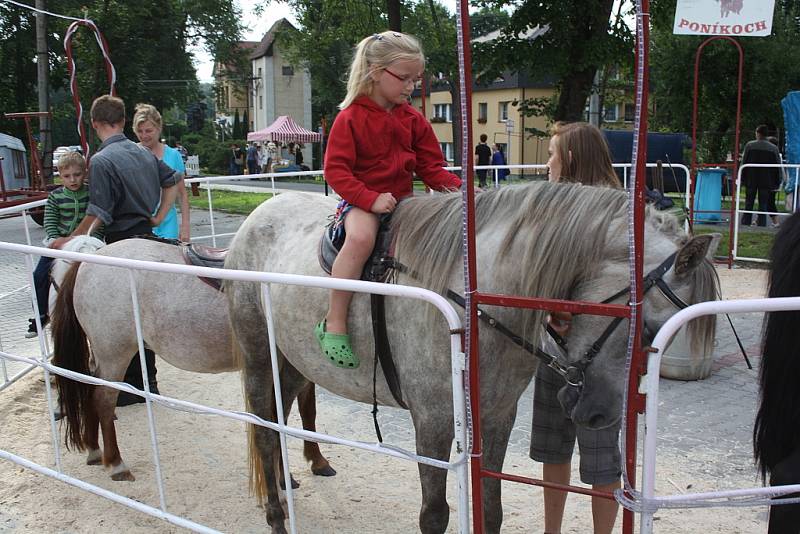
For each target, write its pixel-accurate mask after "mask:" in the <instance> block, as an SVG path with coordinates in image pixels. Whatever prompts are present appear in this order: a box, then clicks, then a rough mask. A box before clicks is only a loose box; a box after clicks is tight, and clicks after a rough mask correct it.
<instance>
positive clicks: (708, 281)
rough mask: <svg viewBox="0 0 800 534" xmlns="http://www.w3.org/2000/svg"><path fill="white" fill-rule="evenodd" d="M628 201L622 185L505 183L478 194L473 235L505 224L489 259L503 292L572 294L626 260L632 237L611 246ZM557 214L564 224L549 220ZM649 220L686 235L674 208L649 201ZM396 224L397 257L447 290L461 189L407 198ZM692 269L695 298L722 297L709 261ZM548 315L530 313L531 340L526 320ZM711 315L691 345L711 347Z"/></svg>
mask: <svg viewBox="0 0 800 534" xmlns="http://www.w3.org/2000/svg"><path fill="white" fill-rule="evenodd" d="M627 207H628V201H627V194H626V193H625V191H622V190H617V189H610V188H600V187H590V186H583V185H580V184H564V183H561V184H551V183H548V182H533V183H530V184H526V185H520V186H507V187H503V188H500V189H495V190H492V191H487V192H483V193H480V194H478V195H477V196H476V197H475V224H476V234H480V233H481V231H482V230H486V231H492V229H493V228H495V227H496V230H494V231H500V229H501V228H505V230H504V232H505V234H504V235H502V236H501V241H500V246H499V249H498V251H497V256H496V257H495V258H494V260H493V262H494V263H493V265H491V266H490V268H491V269H492V270H493V271H492V272H494V273H497V275H496V276H498V277H502V278H503V279H504V280H506V281H507V282H508V285H507V287H505V288H504V289H505V292H507V293H508V294H516V295H525V296H532V295H536V296H539V297H543V298H553V299H573V298H574V295H572V294H571V293H570V290H571V289H572V288H575V287H579V286H580V285H581V284H582V283H583V282H590V281H591V280H592V279H593V278H595V277H596V275H597V268H598V264H599V263H600V261H601V260H602V259H603V258H606V259H610V260H614V261H620V262H624V261H626V260H627V258H628V242H627V240H616V243H613V245H615V246H613V248H609V247H611V245H612V243H611V240H610V239H609V236H614V235H619V234H622V233H624V234H627V213H628V211H627ZM553 220H556V221H559V222H560V224H552V222H551V221H553ZM645 220H646V224H647V225H648V226H650V228H651V230H654V231H656V232H659V233H661V234H662V235H664V236H665V237H667V238H668V239H669V240H671V241H672V242H674V243H675V245H676V246H677V247H680V246H681V245H683V244H684V243H685V242H686V241H687V239H688V238H687V236H686V234H685V233H684V232H683V229H682V228H681V226H680V224H679V222H678V220H677V219H676V218H675V217H674V216H673V215H671V214H669V213H665V212H660V211H657V210H653V209H650V208H648V209H647V210H646V212H645ZM498 221H502V223H498ZM392 229H393V233H394V235H395V248H396V251H397V259H398V261H399V262H401V263H403V264H404V265H406V266H407V267H408V268H409V270H411V271H413V272H414V273H415V275H416V278H417V281H418V283H420V285H422V286H423V287H426V288H428V289H431V290H433V291H437V292H442V291H443V290H445V288H446V287H447V285H448V284H449V283H451V281H450V278H451V276H452V273H453V272H454V269H456V267H457V265H459V264H461V262H462V261H463V259H462V253H463V243H462V213H461V195H459V194H448V195H436V196H430V195H426V196H420V197H414V198H412V199H409V200H407V201H404V202H402V203H401V204H400V205H399V206H398V208H397V211H396V212H395V214H394V216H393V218H392ZM483 239H486V236H483ZM478 246H479V247H480V246H481V241H480V240H479V242H478ZM512 248H513V249H517V250H518V251H519V253H518V254H516V255H515V256H514V261H505V260H507V259H508V256H509V253H510V252H511V250H512ZM523 266H524V267H523ZM691 276H692V280H691V285H692V294H691V295H690V302H692V303H696V302H703V301H707V300H714V299H716V298H717V292H718V285H717V281H716V272H715V270H714V267H713V265H712V264H711V262H709V261H705V262H704V263H703V265H701V266H700V267H699V268H698V269H695V270H694V272H693V273H692V275H691ZM452 289H455V290H458V288H452ZM544 314H545V312H542V311H535V312H529V313H526V314H525V319H524V326H523V330H525V331H528V333H529V335H530V336H531V337H530V338H529V339H530V341H531V342H532V343H538V336H539V333H538V329H533V331H530V329H529V325H531V324H539V323H541V322H542V321H543V319H544ZM713 319H714V318H713V317H712V318H711V319H703V318H700V319H697V320H694V321H692V322H690V323H689V327H688V328H689V338H690V340H691V343H692V347H695V348H697V349H698V350H702V351H704V352H705V351H707V350H712V349H713V340H714V325H715V324H716V323H715V321H714V320H713Z"/></svg>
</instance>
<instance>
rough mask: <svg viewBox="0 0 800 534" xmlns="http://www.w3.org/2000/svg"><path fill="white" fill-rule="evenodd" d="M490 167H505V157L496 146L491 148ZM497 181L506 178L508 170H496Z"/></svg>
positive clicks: (501, 150)
mask: <svg viewBox="0 0 800 534" xmlns="http://www.w3.org/2000/svg"><path fill="white" fill-rule="evenodd" d="M492 150H493V153H492V165H506V155H505V154H504V153H503V147H502V146H500V145H498V144H496V143H495V145H494V146H493V147H492ZM494 172H495V173H497V179H498V180H505V179H506V177H507V176H508V172H509V171H508V169H496V170H495V171H494Z"/></svg>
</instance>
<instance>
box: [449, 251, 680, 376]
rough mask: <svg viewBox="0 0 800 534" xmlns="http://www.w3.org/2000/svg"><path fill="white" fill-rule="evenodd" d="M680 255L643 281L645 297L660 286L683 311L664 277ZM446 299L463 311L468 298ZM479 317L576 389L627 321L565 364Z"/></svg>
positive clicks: (482, 314)
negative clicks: (576, 358)
mask: <svg viewBox="0 0 800 534" xmlns="http://www.w3.org/2000/svg"><path fill="white" fill-rule="evenodd" d="M676 256H677V252H674V253H672V254H671V255H670V256H669V257H668V258H667V259H665V260H664V261H663V262H662V263H661V265H659V266H658V267H656V268H655V269H653V270H652V271H650V272H649V273H647V276H645V277H644V280H643V281H642V284H643V294H647V292H648V291H649V290H650V289H652V288H653V287H656V288H658V290H659V291H660V292H661V294H662V295H664V297H665V298H666V299H667V300H669V301H670V302H672V304H674V305H675V306H676V307H677V308H679V309H683V308H686V307H688V306H689V305H688V304H686V302H684V301H683V299H681V298H680V297H679V296H678V295H676V294H675V292H674V291H672V288H670V287H669V285H668V284H667V283H666V282H665V281H664V275H665V274H666V273H667V271H669V270H670V268H671V267H672V266H673V264H674V263H675V257H676ZM628 293H630V288H625V289H621V290H620V291H618V292H616V293H614V294H613V295H611V296H610V297H608V298H607V299H605V300H604V301H602V302H601V304H609V303H611V302H613V301H615V300H617V299H618V298H620V297H622V296H623V295H627V294H628ZM446 296H447V298H449V299H450V300H452V301H453V302H455V303H456V304H458V305H459V306H461V307H462V308H464V307H465V301H464V298H463V297H462V296H461V295H459V294H458V293H455V292H454V291H452V290H450V289H448V290H447V293H446ZM478 318H479V319H481V320H483V321H484V322H486V323H487V324H488V325H489V326H491V327H492V328H494V329H495V330H497V331H498V332H500V333H501V334H503V335H504V336H506V337H507V338H509V339H510V340H511V341H512V342H513V343H514V344H516V345H518V346H520V347H521V348H522V349H523V350H525V351H527V352H529V353H530V354H533V355H534V356H536V357H537V358H539V359H540V360H541V361H542V363H544V364H545V365H547V366H548V367H550V368H551V369H552V370H553V371H555V372H556V373H558V374H559V375H560V376H561V377H563V378H564V380H565V381H566V382H567V384H568V385H570V386H573V387H576V388H580V387H582V386H583V381H584V374H585V371H586V368H587V367H589V365H590V364H591V363H592V361H593V360H594V358H595V357H596V356H597V354H598V353H599V352H600V351H601V350H602V348H603V345H605V343H606V341H608V338H609V337H611V334H613V333H614V331H615V330H616V329H617V327H618V326H619V324H620V323H621V322H622V321H623V319H625V318H624V317H615V318H614V320H612V321H611V323H610V324H609V325H608V326H607V327H606V329H605V330H604V331H603V333H602V334H600V337H598V338H597V339H596V340H595V342H594V343H592V345H591V346H590V347H589V348H588V349H587V350H586V352H585V353H584V355H583V357H582V358H581V359H580V360H579V361H577V362H575V363H573V364H570V363H566V364H564V363H561V362H560V361H559V359H558V357H557V356H553V355H552V354H549V353H547V352H545V351H544V350H542V349H541V348H539V347H536V346H534V345H533V344H532V343H531V342H530V341H528V340H526V339H525V338H523V337H521V336H519V335H517V334H515V333H514V332H512V331H511V330H510V329H509V328H508V327H507V326H505V325H504V324H503V323H501V322H500V321H498V320H497V319H495V318H494V317H492V316H491V315H490V314H489V313H487V312H486V310H483V309H481V308H478ZM547 333H548V334H549V335H550V337H551V338H552V339H553V341H555V343H556V344H557V345H558V346H559V347H561V348H562V349H563V350H564V351H566V350H567V341H566V340H565V339H564V338H563V337H561V336H560V335H559V334H558V332H556V331H555V330H554V329H553V328H552V327H551V326H550V325H547Z"/></svg>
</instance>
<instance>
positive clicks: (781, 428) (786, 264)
mask: <svg viewBox="0 0 800 534" xmlns="http://www.w3.org/2000/svg"><path fill="white" fill-rule="evenodd" d="M770 261H771V266H770V276H769V296H770V297H796V296H800V277H798V276H797V273H798V272H800V213H795V214H794V215H792V216H791V217H790V218H789V219H788V220H787V221H786V222H784V223H783V224H782V225H781V229H780V231H779V232H778V234H777V235H776V236H775V242H774V244H773V246H772V251H771V253H770ZM798 325H800V311H780V312H770V313H767V314H765V316H764V328H763V336H762V351H761V369H760V373H759V382H760V401H761V402H760V403H759V407H758V412H757V413H756V420H755V426H754V428H753V453H754V457H755V460H756V464H757V466H758V468H759V470H760V471H761V476H762V479H764V480H766V477H767V474H768V473H770V472H771V471H772V470H773V468H774V467H775V465H776V464H778V462H780V461H781V460H783V459H784V458H786V457H787V456H789V454H791V453H792V451H793V450H795V449H797V448H798V446H800V388H798V387H797V377H798V376H800V358H797V347H798V346H800V328H798Z"/></svg>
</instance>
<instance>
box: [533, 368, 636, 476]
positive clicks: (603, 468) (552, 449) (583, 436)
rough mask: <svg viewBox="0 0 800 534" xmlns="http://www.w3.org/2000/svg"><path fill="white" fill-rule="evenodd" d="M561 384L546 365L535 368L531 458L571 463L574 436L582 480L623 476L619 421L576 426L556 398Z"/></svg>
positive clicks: (547, 461)
mask: <svg viewBox="0 0 800 534" xmlns="http://www.w3.org/2000/svg"><path fill="white" fill-rule="evenodd" d="M563 386H564V379H563V378H561V377H560V376H559V375H558V374H557V373H556V372H555V371H553V370H552V369H550V368H549V367H547V366H545V365H540V366H539V368H538V369H537V370H536V380H535V382H534V387H533V423H532V425H531V451H530V456H531V458H533V459H534V460H536V461H537V462H542V463H545V464H565V463H570V462H571V461H572V451H573V450H574V449H575V437H576V435H577V438H578V451H579V454H580V476H581V481H582V482H583V483H584V484H592V485H605V484H611V483H613V482H616V481H618V480H619V478H620V476H621V475H622V471H621V466H622V463H621V458H620V453H619V429H620V423H617V424H616V425H614V426H611V427H609V428H604V429H602V430H589V429H586V428H582V427H576V426H575V424H574V423H573V422H572V421H571V420H570V419H569V418H568V417H567V416H566V415H565V414H564V410H562V409H561V405H560V404H559V403H558V399H557V398H556V393H558V390H559V389H561V388H562V387H563Z"/></svg>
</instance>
